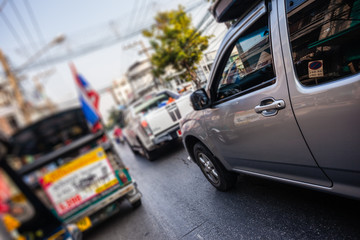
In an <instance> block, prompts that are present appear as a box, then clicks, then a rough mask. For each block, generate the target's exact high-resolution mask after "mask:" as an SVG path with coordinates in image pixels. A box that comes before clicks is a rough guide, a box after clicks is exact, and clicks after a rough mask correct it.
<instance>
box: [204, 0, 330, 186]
mask: <svg viewBox="0 0 360 240" xmlns="http://www.w3.org/2000/svg"><path fill="white" fill-rule="evenodd" d="M276 11H277V8H276V3H273V6H272V11H270V13H268V12H267V11H266V6H265V4H264V3H262V4H260V5H259V6H257V7H256V8H255V9H254V10H253V11H252V12H250V13H249V15H248V17H247V18H244V19H243V20H242V21H241V22H240V23H239V24H238V25H237V26H238V27H236V28H235V29H233V30H232V31H233V35H232V36H231V37H230V38H229V39H225V40H224V43H223V45H222V46H221V49H223V50H222V51H221V52H220V53H218V57H217V59H216V61H215V68H214V69H216V70H215V71H214V72H213V73H212V78H211V82H210V83H209V84H210V92H211V93H210V95H211V99H212V102H213V103H214V104H213V106H212V107H211V108H209V109H206V110H205V111H204V118H205V123H206V126H207V132H208V134H209V139H210V140H211V142H212V145H213V146H215V149H213V151H214V153H215V154H216V155H217V156H218V157H219V158H220V160H221V161H222V162H223V163H224V165H225V166H227V167H228V168H231V169H233V170H236V171H240V172H252V173H256V174H259V175H267V176H273V177H278V178H282V179H288V180H290V181H299V182H304V183H310V184H316V185H322V186H330V185H331V182H330V181H329V180H328V178H327V177H326V176H325V175H324V174H323V172H322V171H321V170H320V169H319V168H318V166H317V164H316V162H315V161H314V159H313V157H312V155H311V153H310V151H309V149H308V148H307V146H306V143H305V141H304V139H303V137H302V135H301V132H300V131H299V128H298V126H297V124H296V121H295V118H294V115H293V112H292V109H291V104H290V99H289V94H288V87H287V82H286V77H285V71H284V68H283V60H282V55H281V48H280V44H279V41H280V39H279V37H280V36H279V27H278V24H277V23H278V21H277V14H276ZM270 22H271V24H272V25H271V27H270V24H269V23H270Z"/></svg>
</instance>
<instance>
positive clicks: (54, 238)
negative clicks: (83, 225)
mask: <svg viewBox="0 0 360 240" xmlns="http://www.w3.org/2000/svg"><path fill="white" fill-rule="evenodd" d="M9 151H11V145H10V144H9V142H8V141H7V139H6V138H5V137H4V136H3V135H0V176H1V179H0V181H1V184H2V186H7V187H8V188H9V191H11V192H12V193H11V195H10V196H9V199H7V201H6V203H4V202H2V203H1V204H6V205H9V207H8V210H6V211H4V208H3V209H2V210H3V211H0V239H4V240H7V239H9V240H10V239H16V240H22V239H24V240H25V239H26V240H37V239H51V240H58V239H73V240H80V239H81V238H82V234H81V232H80V230H79V229H78V228H77V227H76V226H75V225H67V224H65V223H63V222H62V221H60V219H58V218H57V217H56V216H55V215H54V214H53V213H52V212H51V211H50V210H49V208H47V207H46V206H45V205H44V203H43V202H41V201H40V199H39V198H38V197H37V196H36V195H35V194H34V193H33V191H32V190H31V189H30V188H29V186H28V185H27V184H26V183H25V182H24V181H23V179H22V178H21V177H19V175H18V174H17V173H16V172H15V171H14V170H13V169H12V167H10V166H9V164H8V161H6V156H7V154H8V152H9ZM1 190H2V192H1V194H2V197H3V195H4V194H5V193H4V191H3V190H4V189H1ZM2 200H4V199H2Z"/></svg>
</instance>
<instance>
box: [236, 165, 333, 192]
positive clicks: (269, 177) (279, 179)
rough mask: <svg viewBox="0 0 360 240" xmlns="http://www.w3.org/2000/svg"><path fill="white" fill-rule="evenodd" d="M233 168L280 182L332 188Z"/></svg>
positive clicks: (324, 188)
mask: <svg viewBox="0 0 360 240" xmlns="http://www.w3.org/2000/svg"><path fill="white" fill-rule="evenodd" d="M232 170H233V171H235V172H239V173H244V174H247V175H252V176H256V177H262V178H267V179H272V180H275V181H279V182H286V183H291V184H296V185H301V186H307V187H310V188H317V189H323V190H330V189H332V188H331V187H324V186H320V185H315V184H311V183H305V182H300V181H296V180H291V179H286V178H281V177H275V176H271V175H266V174H262V173H256V172H251V171H247V170H241V169H232Z"/></svg>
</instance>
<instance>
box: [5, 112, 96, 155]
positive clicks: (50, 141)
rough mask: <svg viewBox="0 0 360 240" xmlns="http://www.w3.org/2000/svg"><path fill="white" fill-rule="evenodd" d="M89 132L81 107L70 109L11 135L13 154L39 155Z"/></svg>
mask: <svg viewBox="0 0 360 240" xmlns="http://www.w3.org/2000/svg"><path fill="white" fill-rule="evenodd" d="M89 133H90V130H89V128H88V126H87V123H86V120H85V117H84V115H83V113H82V111H81V109H72V110H69V111H66V112H62V113H59V114H56V115H53V116H51V117H48V118H46V119H44V120H41V121H40V122H37V123H35V124H32V125H30V126H28V127H26V128H24V129H22V130H20V131H19V132H18V133H16V134H15V135H14V136H13V137H12V141H13V144H14V148H13V154H14V155H16V156H27V155H29V156H40V155H43V154H46V153H49V152H52V151H54V150H56V149H58V148H61V147H62V146H65V145H68V144H70V143H71V142H73V141H74V140H76V139H79V138H81V137H82V136H85V135H87V134H89Z"/></svg>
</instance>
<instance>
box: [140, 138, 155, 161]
mask: <svg viewBox="0 0 360 240" xmlns="http://www.w3.org/2000/svg"><path fill="white" fill-rule="evenodd" d="M138 142H139V143H140V146H141V154H142V155H143V156H144V157H145V158H146V159H147V160H149V161H154V160H155V156H154V152H153V151H148V150H147V149H146V148H145V146H144V145H143V143H142V142H141V141H140V139H138Z"/></svg>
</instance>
